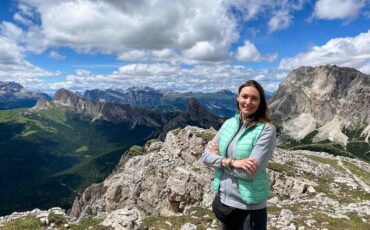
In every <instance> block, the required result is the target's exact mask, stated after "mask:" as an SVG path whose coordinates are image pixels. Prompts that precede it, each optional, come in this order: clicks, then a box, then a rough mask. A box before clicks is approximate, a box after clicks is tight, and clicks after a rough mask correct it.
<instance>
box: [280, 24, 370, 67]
mask: <svg viewBox="0 0 370 230" xmlns="http://www.w3.org/2000/svg"><path fill="white" fill-rule="evenodd" d="M369 60H370V30H369V31H367V32H366V33H360V34H359V35H357V36H355V37H345V38H335V39H331V40H329V41H328V42H327V43H326V44H324V45H322V46H313V47H312V48H310V49H309V50H308V51H307V52H304V53H300V54H298V55H296V56H294V57H290V58H283V59H282V60H281V62H280V64H279V69H294V68H297V67H299V66H303V65H309V66H318V65H326V64H332V65H334V64H335V65H338V66H348V67H354V68H356V69H363V70H365V71H367V70H368V67H366V66H367V65H368V63H369ZM367 73H369V72H367Z"/></svg>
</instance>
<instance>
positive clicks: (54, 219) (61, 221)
mask: <svg viewBox="0 0 370 230" xmlns="http://www.w3.org/2000/svg"><path fill="white" fill-rule="evenodd" d="M48 220H49V224H50V223H54V224H55V226H56V227H58V229H66V228H65V227H64V225H65V224H68V221H67V219H66V218H65V217H64V216H63V215H61V214H56V213H54V212H51V213H49V216H48Z"/></svg>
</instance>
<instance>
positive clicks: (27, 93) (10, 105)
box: [0, 81, 50, 110]
mask: <svg viewBox="0 0 370 230" xmlns="http://www.w3.org/2000/svg"><path fill="white" fill-rule="evenodd" d="M39 99H46V100H50V96H49V95H47V94H45V93H40V92H35V91H31V90H27V89H25V88H24V87H23V86H22V85H20V84H18V83H15V82H1V81H0V110H6V109H17V108H25V107H32V106H34V105H35V104H36V102H37V100H39Z"/></svg>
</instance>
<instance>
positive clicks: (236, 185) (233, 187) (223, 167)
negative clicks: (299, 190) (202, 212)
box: [202, 80, 276, 230]
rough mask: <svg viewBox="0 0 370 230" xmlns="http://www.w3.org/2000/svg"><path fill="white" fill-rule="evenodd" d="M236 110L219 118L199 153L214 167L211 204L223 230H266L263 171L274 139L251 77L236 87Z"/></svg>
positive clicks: (261, 96) (266, 184) (264, 105)
mask: <svg viewBox="0 0 370 230" xmlns="http://www.w3.org/2000/svg"><path fill="white" fill-rule="evenodd" d="M237 105H238V109H239V112H238V113H237V114H236V115H235V116H234V117H232V118H230V119H228V120H227V121H225V123H224V124H223V125H222V127H221V129H220V130H219V131H218V133H217V134H216V136H215V137H214V138H213V140H212V141H211V142H210V143H208V145H207V147H206V149H205V150H204V152H203V155H202V160H203V162H204V164H206V165H207V166H210V167H213V168H215V169H216V172H215V177H214V181H213V190H214V191H215V192H216V193H217V194H216V197H215V199H214V201H213V203H212V209H213V212H214V213H215V215H216V217H217V218H218V219H219V220H220V221H221V222H222V223H223V229H224V230H238V229H240V230H244V229H253V230H256V229H258V230H259V229H266V228H267V209H266V206H267V199H268V196H269V194H270V183H269V178H268V174H267V171H266V166H267V162H268V161H269V159H270V158H271V156H272V153H273V151H274V148H275V143H276V136H275V135H276V130H275V127H274V126H273V125H272V124H271V121H270V119H269V118H268V115H267V113H268V109H267V103H266V99H265V94H264V90H263V88H262V86H261V85H260V84H259V83H258V82H256V81H253V80H250V81H247V82H245V83H244V84H243V85H241V86H240V87H239V93H238V96H237Z"/></svg>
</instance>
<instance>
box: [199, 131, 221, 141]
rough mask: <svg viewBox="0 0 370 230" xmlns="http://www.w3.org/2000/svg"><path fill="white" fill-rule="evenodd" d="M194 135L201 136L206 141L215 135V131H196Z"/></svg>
mask: <svg viewBox="0 0 370 230" xmlns="http://www.w3.org/2000/svg"><path fill="white" fill-rule="evenodd" d="M195 135H196V136H197V137H200V138H202V139H203V140H204V141H206V142H208V141H211V140H212V139H213V137H214V136H215V135H216V133H213V132H201V133H197V134H195Z"/></svg>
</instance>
